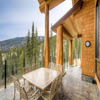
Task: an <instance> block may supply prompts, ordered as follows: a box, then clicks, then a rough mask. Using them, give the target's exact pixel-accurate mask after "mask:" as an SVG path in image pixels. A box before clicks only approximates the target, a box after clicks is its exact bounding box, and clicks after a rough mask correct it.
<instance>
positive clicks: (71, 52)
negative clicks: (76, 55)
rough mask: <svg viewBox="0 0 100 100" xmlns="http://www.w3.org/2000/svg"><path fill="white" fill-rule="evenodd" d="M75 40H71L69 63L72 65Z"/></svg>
mask: <svg viewBox="0 0 100 100" xmlns="http://www.w3.org/2000/svg"><path fill="white" fill-rule="evenodd" d="M72 47H73V40H70V41H69V64H70V65H72V64H73V50H72Z"/></svg>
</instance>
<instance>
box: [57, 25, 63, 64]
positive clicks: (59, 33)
mask: <svg viewBox="0 0 100 100" xmlns="http://www.w3.org/2000/svg"><path fill="white" fill-rule="evenodd" d="M56 46H57V47H56V64H61V65H63V26H62V25H60V26H58V28H57V38H56Z"/></svg>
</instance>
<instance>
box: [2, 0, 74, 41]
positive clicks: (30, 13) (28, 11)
mask: <svg viewBox="0 0 100 100" xmlns="http://www.w3.org/2000/svg"><path fill="white" fill-rule="evenodd" d="M71 6H72V5H71V0H66V1H65V2H63V3H62V4H60V5H58V6H57V7H55V8H54V9H52V10H51V11H50V25H51V23H52V24H54V23H55V22H56V21H58V20H59V19H60V18H61V17H62V16H63V15H64V14H65V13H66V12H67V11H68V10H69V9H70V8H71ZM0 13H1V14H0V36H1V37H3V38H0V40H3V39H7V38H12V37H18V36H21V37H22V36H25V35H27V30H28V29H31V27H32V23H33V22H34V23H35V28H36V27H37V28H38V33H39V35H42V36H43V35H44V33H45V25H44V24H45V15H44V14H41V13H40V11H39V4H38V0H0ZM1 19H2V20H1ZM4 33H5V34H4ZM1 34H3V35H1Z"/></svg>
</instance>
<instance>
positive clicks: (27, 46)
mask: <svg viewBox="0 0 100 100" xmlns="http://www.w3.org/2000/svg"><path fill="white" fill-rule="evenodd" d="M30 47H31V45H30V31H28V36H27V40H26V64H27V65H30V63H31V62H30V60H31V59H30V58H31V53H30V49H31V48H30Z"/></svg>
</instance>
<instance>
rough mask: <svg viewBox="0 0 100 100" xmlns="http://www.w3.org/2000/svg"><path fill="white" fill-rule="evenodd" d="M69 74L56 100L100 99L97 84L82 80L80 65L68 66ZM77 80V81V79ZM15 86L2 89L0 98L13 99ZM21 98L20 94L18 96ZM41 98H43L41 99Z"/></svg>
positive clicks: (1, 99)
mask: <svg viewBox="0 0 100 100" xmlns="http://www.w3.org/2000/svg"><path fill="white" fill-rule="evenodd" d="M66 72H67V74H66V75H65V77H64V78H63V92H64V96H62V91H60V90H59V93H58V94H59V96H58V98H59V99H57V96H56V95H55V97H54V100H100V92H99V90H98V88H97V85H95V84H92V83H88V82H85V81H82V80H81V74H82V73H81V68H80V67H70V66H69V67H67V68H66ZM76 80H77V81H76ZM13 93H14V86H13V83H12V84H10V85H9V86H8V87H7V89H6V90H4V89H0V100H13ZM16 100H19V95H17V96H16ZM40 100H41V99H40Z"/></svg>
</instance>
